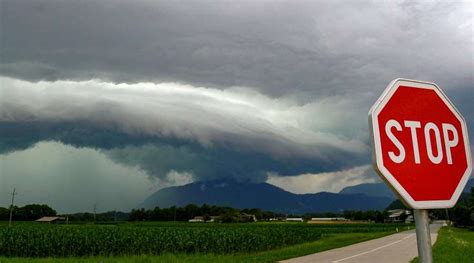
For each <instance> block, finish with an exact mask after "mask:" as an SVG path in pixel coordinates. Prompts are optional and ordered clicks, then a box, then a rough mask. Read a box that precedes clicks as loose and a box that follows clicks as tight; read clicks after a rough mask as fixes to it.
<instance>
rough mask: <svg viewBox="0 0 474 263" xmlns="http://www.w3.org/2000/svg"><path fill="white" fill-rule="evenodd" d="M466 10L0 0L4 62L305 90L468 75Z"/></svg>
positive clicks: (80, 76) (50, 73) (60, 73)
mask: <svg viewBox="0 0 474 263" xmlns="http://www.w3.org/2000/svg"><path fill="white" fill-rule="evenodd" d="M472 10H473V6H472V2H471V3H469V2H446V1H443V2H412V1H396V2H394V1H390V2H388V1H387V2H382V1H350V2H348V1H312V2H310V1H192V2H175V1H137V2H132V3H130V2H128V1H126V2H124V1H2V57H3V58H2V62H1V68H0V70H1V72H2V74H4V75H8V76H12V77H16V78H26V79H32V80H38V79H46V80H56V79H76V80H84V79H90V78H100V79H106V80H111V81H114V82H122V81H125V82H138V81H154V82H161V81H179V82H187V83H194V84H195V85H204V86H213V87H220V88H226V87H230V86H248V87H254V88H256V89H259V90H260V91H262V92H264V93H265V94H269V95H273V96H282V95H287V94H292V95H295V96H298V95H301V94H305V95H304V96H300V97H301V98H302V99H306V100H307V99H308V98H309V99H311V98H312V96H309V97H308V94H313V95H314V94H324V95H332V94H341V93H347V92H352V91H353V90H354V89H355V88H356V89H357V90H359V91H360V92H371V91H373V90H374V89H377V90H378V89H379V88H380V87H381V86H384V85H386V83H387V82H388V81H390V80H391V79H393V78H395V77H400V76H403V77H408V78H417V79H427V80H434V81H436V82H438V83H439V84H441V85H442V86H444V87H446V88H456V87H459V86H462V85H463V84H464V85H465V84H472V68H473V64H472V63H473V59H472V54H473V52H474V50H473V46H474V45H473V42H472V39H473V38H472V30H471V29H472ZM19 17H21V19H18V18H19ZM295 93H296V94H295ZM373 96H375V94H373Z"/></svg>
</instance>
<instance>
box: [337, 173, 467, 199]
mask: <svg viewBox="0 0 474 263" xmlns="http://www.w3.org/2000/svg"><path fill="white" fill-rule="evenodd" d="M471 187H474V178H471V179H469V181H467V184H466V187H464V190H463V192H464V193H469V192H471ZM339 193H340V194H365V195H367V196H372V197H388V198H391V199H397V198H398V197H396V195H395V193H394V192H393V191H392V190H391V189H390V187H389V186H388V185H387V184H386V183H373V184H358V185H354V186H348V187H345V188H344V189H342V190H341V191H340V192H339Z"/></svg>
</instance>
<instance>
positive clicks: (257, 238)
mask: <svg viewBox="0 0 474 263" xmlns="http://www.w3.org/2000/svg"><path fill="white" fill-rule="evenodd" d="M0 227H1V228H0V256H1V257H0V262H6V261H7V260H8V262H24V261H25V260H27V257H34V258H43V259H42V260H40V261H37V260H34V261H35V262H52V261H57V260H58V258H61V259H62V261H65V260H66V261H67V262H120V261H122V262H155V261H164V262H173V261H175V262H186V261H187V262H197V261H201V262H205V261H209V260H210V258H212V259H213V260H218V261H221V262H236V261H235V260H237V261H239V262H271V261H275V260H281V259H284V258H290V257H295V256H300V255H305V254H310V253H314V252H317V251H322V250H326V249H330V248H335V247H341V246H345V245H348V244H352V243H356V242H360V241H364V240H368V239H372V238H377V237H380V236H384V235H387V234H390V233H393V232H394V231H395V228H396V227H399V228H400V229H401V228H402V227H401V226H397V225H393V224H360V225H354V224H348V225H312V224H304V223H251V224H209V223H207V224H206V223H202V224H200V223H198V224H195V223H194V224H191V223H122V224H104V225H91V224H82V225H54V224H51V225H50V224H39V223H16V224H15V225H14V226H13V227H12V228H8V227H7V226H6V225H5V224H0ZM48 257H53V259H48ZM84 257H86V258H84ZM51 260H52V261H51Z"/></svg>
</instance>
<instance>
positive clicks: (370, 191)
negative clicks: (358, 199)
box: [339, 183, 397, 199]
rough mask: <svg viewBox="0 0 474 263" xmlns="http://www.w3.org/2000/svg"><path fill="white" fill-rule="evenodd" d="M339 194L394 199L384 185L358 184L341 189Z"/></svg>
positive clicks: (391, 192)
mask: <svg viewBox="0 0 474 263" xmlns="http://www.w3.org/2000/svg"><path fill="white" fill-rule="evenodd" d="M339 193H340V194H365V195H367V196H373V197H388V198H390V199H396V198H397V197H396V196H395V193H394V192H393V191H392V190H391V189H390V187H388V185H387V184H386V183H374V184H358V185H354V186H348V187H345V188H343V189H342V190H341V191H340V192H339Z"/></svg>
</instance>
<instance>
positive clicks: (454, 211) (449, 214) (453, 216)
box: [387, 187, 474, 229]
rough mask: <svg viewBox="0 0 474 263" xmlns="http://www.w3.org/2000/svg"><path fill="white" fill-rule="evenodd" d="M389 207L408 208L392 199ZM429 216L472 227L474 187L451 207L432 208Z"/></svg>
mask: <svg viewBox="0 0 474 263" xmlns="http://www.w3.org/2000/svg"><path fill="white" fill-rule="evenodd" d="M390 209H408V210H410V208H407V207H406V206H405V205H404V204H403V203H402V202H400V200H396V201H394V202H393V203H392V204H390V206H389V207H387V210H390ZM430 218H431V219H433V220H449V221H451V222H453V224H454V226H456V227H467V228H471V229H474V187H471V192H470V193H462V194H461V196H460V197H459V200H458V202H457V203H456V205H455V206H454V207H453V208H449V209H432V210H430Z"/></svg>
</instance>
